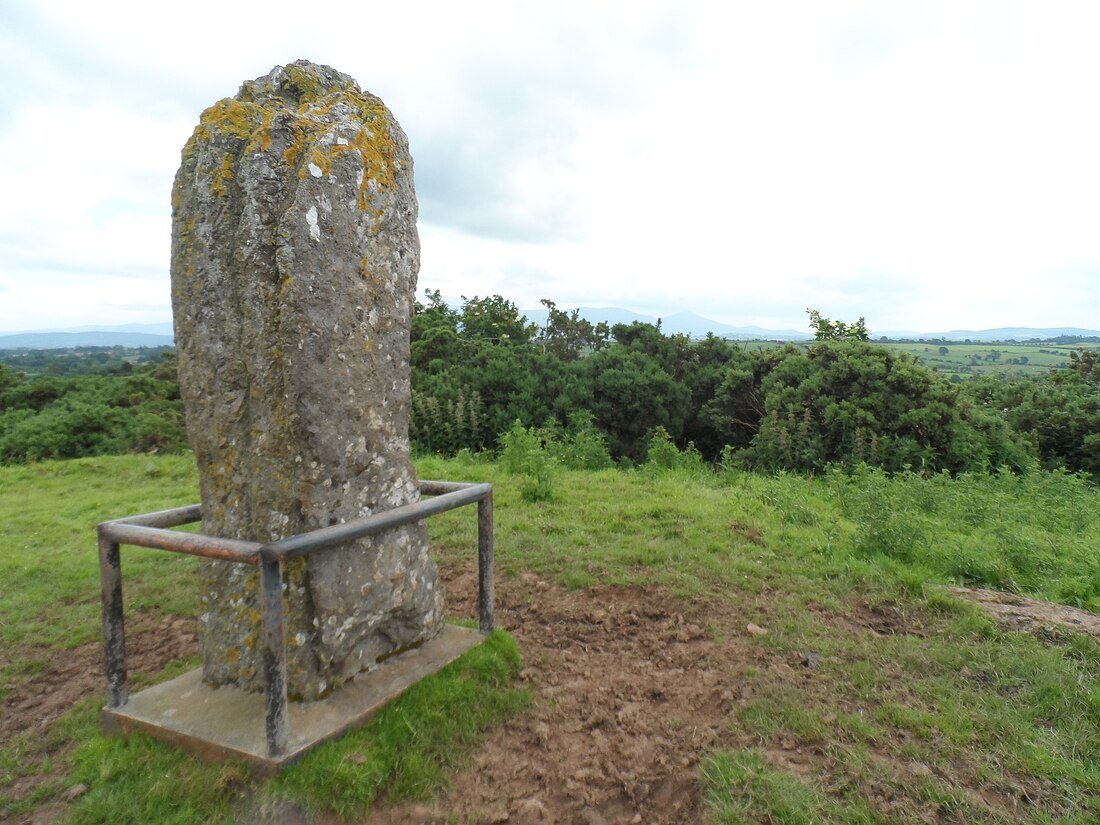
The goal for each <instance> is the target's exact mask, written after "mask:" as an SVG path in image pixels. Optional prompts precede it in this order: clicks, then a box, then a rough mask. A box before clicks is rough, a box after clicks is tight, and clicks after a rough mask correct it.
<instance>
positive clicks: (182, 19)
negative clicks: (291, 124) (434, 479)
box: [0, 0, 1100, 329]
mask: <svg viewBox="0 0 1100 825" xmlns="http://www.w3.org/2000/svg"><path fill="white" fill-rule="evenodd" d="M154 11H155V10H151V7H148V6H141V5H138V4H124V3H110V2H107V3H100V4H96V5H94V6H89V5H87V4H83V3H75V2H71V3H66V2H60V1H59V0H51V1H50V2H44V3H41V4H36V5H35V6H34V7H33V10H32V9H31V8H29V7H28V8H23V9H11V8H5V9H3V10H0V70H3V71H4V72H5V74H7V75H11V76H18V77H20V78H22V79H24V80H23V81H22V82H21V83H19V84H7V86H6V88H5V89H4V90H3V91H0V104H4V105H3V107H2V109H3V112H4V114H3V115H2V116H0V118H2V119H0V168H3V169H4V191H5V197H4V198H2V199H0V288H2V285H6V286H7V291H6V292H3V297H2V298H0V329H6V328H19V326H17V325H26V326H29V325H31V320H30V317H29V316H27V315H26V313H27V312H28V308H29V307H31V306H33V305H35V304H37V303H40V302H41V300H42V299H43V296H44V292H43V290H49V291H51V293H52V295H53V301H54V304H55V307H56V310H55V314H58V315H64V316H65V317H72V318H73V319H74V323H88V322H94V321H97V320H102V321H103V322H104V323H107V322H111V323H115V322H117V323H121V322H123V321H124V320H157V319H152V318H141V319H137V318H134V317H133V316H134V315H135V314H138V310H137V309H136V307H137V305H138V304H139V303H141V304H154V305H158V306H161V307H164V308H165V316H162V318H163V317H166V315H167V293H168V287H167V277H168V276H167V272H168V250H169V231H170V230H169V222H168V214H169V204H168V200H169V191H170V186H171V179H172V176H173V175H174V173H175V170H176V167H177V166H178V163H179V150H180V148H181V147H182V145H183V143H184V141H185V140H186V138H187V136H188V135H189V134H190V131H191V129H192V128H193V125H194V123H195V122H196V121H197V119H198V115H199V113H200V111H201V110H202V109H203V108H204V107H205V106H207V105H209V104H211V103H213V102H214V101H215V100H217V99H219V98H220V97H224V96H228V95H231V94H233V93H234V92H235V91H236V88H237V86H238V84H239V83H240V82H241V81H242V80H244V79H246V78H251V77H256V76H259V75H261V74H264V73H266V72H267V71H268V70H269V69H270V67H271V66H272V65H275V64H277V63H285V62H288V61H290V60H293V59H296V58H299V57H306V58H309V59H313V60H316V61H318V62H323V63H328V64H330V65H333V66H335V67H336V68H338V69H340V70H342V71H345V72H347V73H349V74H351V75H353V76H355V77H356V78H357V79H358V80H359V81H360V82H361V84H362V85H363V86H364V88H367V89H370V90H371V91H374V92H376V93H378V94H379V95H380V96H382V97H383V99H384V100H385V101H386V102H387V104H388V105H389V106H390V108H391V109H392V110H393V111H394V112H395V113H396V115H397V117H398V119H399V120H400V122H401V123H402V125H403V126H404V128H405V130H406V131H407V132H408V134H409V137H410V142H411V145H412V149H413V152H414V157H415V159H416V173H417V189H418V193H419V195H420V200H421V235H422V238H423V247H424V250H423V261H424V265H423V269H422V273H421V277H420V284H421V287H422V288H425V287H430V288H439V289H441V290H442V291H443V293H444V294H445V295H448V296H457V295H461V294H466V295H471V296H472V295H474V294H480V295H485V294H490V293H494V292H496V293H500V294H503V295H504V296H505V297H508V298H510V299H512V300H514V301H516V303H518V304H520V305H521V306H529V307H534V306H536V305H537V301H538V299H539V298H542V297H547V298H551V299H553V300H555V301H557V302H558V304H559V305H561V306H568V305H576V304H584V305H590V306H591V305H600V304H605V305H606V304H623V305H626V306H628V307H630V308H633V309H637V310H639V311H643V312H649V313H652V314H669V313H671V312H674V311H677V310H683V309H690V310H694V311H697V312H700V313H701V314H704V315H710V316H711V317H715V318H717V319H719V320H724V321H728V322H732V323H740V324H750V323H759V324H762V325H771V326H788V327H789V326H794V327H798V328H801V327H804V326H805V319H804V314H803V311H804V308H805V307H806V306H818V307H819V308H820V309H821V310H822V311H823V312H825V313H826V314H827V315H830V316H832V317H841V318H849V317H855V316H857V315H866V316H867V318H868V321H869V322H870V323H871V325H872V328H878V329H889V328H894V329H896V328H911V329H944V328H948V327H971V328H975V327H981V326H1000V325H1008V324H1013V325H1016V324H1026V325H1033V326H1040V325H1056V324H1058V325H1061V324H1066V325H1078V326H1092V327H1095V326H1097V321H1096V320H1095V319H1096V318H1097V317H1100V299H1097V298H1096V297H1094V293H1096V290H1095V288H1094V284H1095V283H1096V281H1095V276H1096V275H1097V274H1098V273H1100V248H1098V241H1097V236H1096V231H1095V228H1096V226H1098V225H1100V199H1098V198H1096V197H1095V193H1096V192H1097V191H1100V154H1098V153H1097V152H1096V151H1095V147H1096V146H1097V145H1100V109H1098V108H1097V107H1096V106H1094V105H1092V98H1093V97H1094V96H1095V94H1094V90H1093V88H1092V86H1093V85H1094V80H1095V78H1096V77H1098V76H1100V52H1097V50H1096V49H1095V47H1094V43H1095V42H1096V40H1097V36H1098V35H1100V7H1096V6H1094V5H1092V4H1089V3H1080V2H1079V3H1059V4H1058V5H1057V6H1051V5H1049V4H1044V5H1040V4H1033V3H1001V2H982V3H973V4H958V3H953V2H938V1H936V2H890V3H883V2H872V1H871V0H844V2H837V3H828V4H822V3H809V2H807V3H801V4H800V3H796V4H793V5H792V4H783V5H781V6H780V5H776V4H763V3H747V2H746V3H727V4H716V3H705V2H697V3H687V4H680V3H678V4H673V3H671V2H645V3H639V4H633V5H632V6H631V10H630V14H629V15H624V14H623V13H622V7H621V6H619V5H617V4H610V3H600V2H587V3H581V2H568V3H548V2H539V3H532V4H511V3H503V2H493V3H476V2H475V3H471V4H464V5H456V4H447V3H438V4H435V3H433V4H427V5H425V6H420V7H417V13H416V14H415V15H412V18H411V19H410V14H409V12H408V10H407V9H406V8H404V7H402V8H400V9H398V8H397V7H396V6H382V7H377V6H371V7H367V6H358V7H349V8H348V9H345V10H343V11H342V12H341V14H340V15H325V16H322V15H317V16H314V17H311V16H310V14H309V12H308V10H307V11H303V10H302V7H301V6H300V4H294V5H291V4H289V3H283V2H276V3H271V4H267V5H266V6H265V7H264V11H263V14H262V15H259V14H257V12H256V11H255V10H254V9H252V8H250V7H243V6H233V5H226V4H215V3H212V2H209V0H201V2H198V3H194V4H190V5H189V6H188V9H187V13H186V14H179V15H176V16H175V17H174V18H173V20H172V24H171V29H170V30H168V27H167V26H165V24H164V23H162V22H161V20H162V18H161V17H160V16H158V14H156V13H154ZM212 21H214V22H215V23H216V25H215V24H214V23H212ZM288 21H293V23H294V24H293V25H288ZM58 279H60V280H58ZM96 284H100V286H99V287H96ZM122 284H129V287H127V288H125V289H123V288H122V287H121V285H122ZM144 289H148V290H150V293H149V294H148V295H145V294H143V295H142V296H139V297H141V300H140V301H139V300H138V297H135V298H134V300H133V302H130V300H129V297H128V296H129V295H130V294H131V292H133V291H137V292H141V290H144ZM82 290H83V291H82ZM97 290H98V291H97ZM96 294H100V295H112V294H113V295H120V296H122V300H121V301H118V300H106V299H100V298H95V297H94V296H95V295H96ZM155 296H159V297H155ZM91 311H94V312H96V313H100V314H101V315H103V317H102V318H100V317H94V316H91V315H89V314H88V313H89V312H91ZM141 311H143V312H144V311H148V310H141ZM33 323H34V325H37V326H41V325H42V324H40V323H39V322H38V321H34V322H33ZM52 325H56V324H52Z"/></svg>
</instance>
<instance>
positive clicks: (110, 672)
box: [98, 527, 130, 708]
mask: <svg viewBox="0 0 1100 825" xmlns="http://www.w3.org/2000/svg"><path fill="white" fill-rule="evenodd" d="M98 532H99V590H100V599H101V601H102V602H103V669H104V672H105V673H106V675H107V707H109V708H120V707H122V706H123V705H125V704H126V700H127V699H128V698H129V696H130V692H129V687H128V685H127V683H126V629H125V626H124V624H123V617H122V558H121V554H120V553H119V545H118V544H116V543H115V542H113V541H111V540H110V539H109V538H107V537H106V536H105V535H104V534H103V529H102V527H101V528H100V530H99V531H98Z"/></svg>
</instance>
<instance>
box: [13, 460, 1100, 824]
mask: <svg viewBox="0 0 1100 825" xmlns="http://www.w3.org/2000/svg"><path fill="white" fill-rule="evenodd" d="M418 470H419V473H420V475H421V477H422V478H448V479H455V480H467V481H491V482H493V483H494V484H495V515H496V551H497V563H498V573H499V575H500V576H501V578H502V580H503V582H507V581H508V580H509V579H512V578H517V577H519V576H521V575H522V574H524V573H527V572H534V573H536V574H538V575H539V576H540V577H546V578H552V579H554V580H556V581H558V582H559V583H561V584H562V585H564V586H566V587H571V588H584V587H588V586H591V585H594V584H596V583H599V584H600V585H601V586H605V585H609V584H611V585H616V584H617V585H622V586H659V587H662V588H665V589H666V590H668V591H670V592H671V593H673V594H675V595H677V596H679V597H681V598H683V599H685V600H687V599H691V600H693V601H694V603H696V604H710V605H714V606H715V607H716V609H715V611H714V618H713V619H712V620H711V621H710V622H709V623H708V627H709V628H710V630H711V631H712V634H713V635H714V637H715V638H717V639H733V638H734V637H743V636H744V621H746V620H748V621H755V622H756V623H757V624H760V625H762V626H764V627H766V628H767V630H768V632H767V634H766V635H764V636H760V637H755V638H753V639H752V641H751V644H752V645H755V646H757V647H758V648H759V662H760V664H754V665H752V666H745V667H744V668H743V669H742V670H740V671H738V672H736V673H731V674H730V680H731V684H733V685H737V686H745V687H746V688H748V689H750V690H749V694H748V698H747V699H745V700H744V701H741V702H738V703H737V705H736V706H735V707H733V708H731V709H730V711H729V714H728V716H727V718H726V719H725V720H724V731H725V734H726V740H725V744H723V745H722V746H721V747H720V748H718V749H717V750H715V751H714V752H713V753H711V754H710V756H709V758H708V759H707V760H706V762H705V764H704V766H703V768H702V769H701V772H700V779H701V782H702V785H703V787H704V789H705V790H704V795H705V799H706V803H707V805H708V809H709V811H710V813H711V818H712V820H713V821H714V822H719V823H737V822H746V823H747V822H783V823H803V822H804V823H810V822H814V823H819V822H826V823H878V822H913V823H918V822H923V821H958V822H983V823H1002V822H1005V823H1007V822H1028V823H1036V825H1039V823H1054V822H1058V823H1063V825H1075V824H1076V823H1081V825H1084V823H1089V822H1096V821H1100V767H1098V766H1100V649H1098V647H1097V645H1096V644H1095V643H1094V642H1093V641H1092V640H1091V639H1086V638H1083V637H1076V636H1072V635H1069V634H1063V635H1058V634H1055V635H1052V636H1050V637H1049V638H1046V639H1042V640H1040V639H1037V638H1034V637H1032V636H1029V635H1025V634H1018V633H1006V632H1002V631H1001V630H999V629H998V628H997V627H996V626H995V625H994V624H993V622H992V621H991V620H990V619H988V618H987V617H986V616H985V614H983V613H981V612H980V611H979V610H978V609H977V608H976V607H973V606H971V605H969V604H967V603H964V602H961V601H959V600H958V599H956V598H955V597H953V596H952V595H950V593H949V592H948V591H946V590H945V589H944V587H943V585H947V584H952V583H965V584H971V585H981V586H990V587H1000V588H1006V589H1011V590H1015V591H1018V592H1021V593H1025V594H1029V595H1033V596H1037V597H1041V598H1046V599H1050V600H1053V601H1061V602H1065V603H1067V604H1076V605H1081V606H1084V607H1086V608H1097V607H1100V557H1098V556H1097V554H1096V552H1095V537H1096V535H1098V534H1100V506H1098V505H1100V492H1098V491H1097V490H1095V489H1092V488H1089V487H1088V486H1087V485H1086V484H1085V483H1084V482H1083V481H1082V480H1080V479H1078V478H1076V477H1073V476H1069V475H1066V474H1058V473H1054V474H1039V473H1036V474H1033V475H1030V476H1026V477H1022V478H1017V477H1012V476H1004V477H998V476H968V477H963V478H959V479H950V478H947V477H945V476H941V477H933V478H923V477H920V476H917V475H901V476H898V477H895V478H888V477H886V476H885V475H883V474H881V473H878V472H876V471H873V470H866V471H862V472H858V473H856V474H854V475H852V476H845V475H840V474H827V475H825V476H818V477H816V478H813V479H806V478H801V477H797V476H791V475H780V476H777V477H764V476H760V475H754V474H749V473H736V472H731V473H724V474H719V475H715V474H712V473H710V472H709V471H707V470H705V469H702V468H694V469H690V468H689V469H688V470H680V471H675V470H668V471H659V470H656V469H654V468H643V469H640V470H637V471H633V472H621V471H616V470H609V471H602V472H589V473H585V472H571V471H561V470H559V471H557V472H556V473H555V474H554V475H553V476H552V478H551V485H550V487H551V489H550V492H551V495H550V498H549V499H548V500H545V501H540V502H532V501H528V500H525V498H524V497H523V495H522V489H521V484H520V483H519V480H518V479H517V478H515V477H512V476H509V475H507V474H506V473H504V472H503V471H502V470H501V469H500V468H498V467H497V466H496V465H494V464H492V463H490V462H486V461H484V460H482V459H480V458H478V457H476V456H466V457H464V458H462V459H455V460H442V459H438V458H422V459H420V460H419V461H418ZM196 498H197V493H196V479H195V474H194V471H193V469H191V467H190V463H189V460H188V459H186V458H181V457H156V458H149V457H120V458H104V459H94V460H87V461H75V462H69V463H51V464H43V465H35V466H31V467H21V468H0V513H2V514H3V518H2V519H0V563H3V564H4V565H5V569H6V570H9V571H15V572H14V573H12V574H11V577H10V578H9V581H11V582H14V586H10V587H5V588H4V589H3V590H2V595H0V641H2V642H3V644H2V647H0V650H2V651H3V652H2V653H0V655H2V656H3V657H4V658H3V660H2V661H3V671H2V672H0V694H2V693H3V692H4V691H5V690H11V689H12V688H13V687H15V686H17V685H18V684H21V683H22V682H23V681H24V680H26V679H28V678H32V677H33V675H34V674H35V673H36V672H40V671H41V669H42V667H43V666H44V663H45V662H46V661H47V660H48V659H49V657H51V656H55V655H57V651H58V650H63V649H65V648H67V647H71V646H72V645H74V644H80V643H83V642H87V641H94V640H96V639H97V638H98V634H99V624H98V622H99V617H98V611H99V603H98V598H99V596H98V576H97V561H96V553H95V540H94V525H95V523H96V522H98V521H101V520H104V519H107V518H113V517H118V516H121V515H126V514H130V513H135V512H143V511H147V510H153V509H158V508H163V507H168V506H174V505H179V504H185V503H189V502H192V501H194V500H196ZM429 531H430V534H431V538H432V543H433V552H434V553H435V554H436V555H437V557H439V558H440V559H441V560H442V561H443V563H445V564H449V565H457V564H463V565H466V566H468V567H469V568H471V569H472V565H473V564H474V554H475V553H476V550H475V548H476V519H475V517H474V515H473V511H472V509H469V508H465V509H462V510H458V511H454V512H452V513H448V514H445V515H442V516H439V517H436V518H433V519H432V520H431V521H430V522H429ZM123 565H124V575H125V588H126V590H125V592H126V600H127V608H128V610H132V611H134V612H135V613H136V614H137V615H150V616H153V617H157V616H164V615H190V614H192V613H193V612H194V610H195V607H196V601H195V597H194V593H195V590H196V588H195V587H194V586H193V564H192V563H191V562H190V560H188V559H186V558H183V559H181V558H177V557H172V556H169V555H168V554H165V553H158V552H153V551H148V552H146V551H139V550H136V549H134V548H126V549H125V550H124V551H123ZM722 605H725V606H726V607H725V608H723V609H717V608H718V607H719V606H722ZM734 608H735V609H736V615H737V616H740V617H748V619H744V618H742V619H739V621H741V624H740V625H736V624H730V623H729V621H732V620H727V619H723V618H722V617H723V616H729V615H731V613H730V611H731V610H733V609H734ZM807 651H811V652H813V653H814V654H816V655H817V656H819V657H820V662H819V664H817V665H816V666H815V667H814V668H813V670H812V671H809V670H805V671H803V670H800V669H799V668H797V667H795V668H794V669H793V671H792V670H791V668H790V667H788V668H787V671H777V670H776V669H775V667H774V664H775V663H776V662H790V661H794V660H795V659H796V658H797V657H798V656H800V655H803V654H805V652H807ZM518 662H519V659H518V653H517V651H516V650H515V646H514V643H512V642H511V640H510V639H509V638H508V637H506V636H503V635H497V636H494V637H492V638H491V639H490V640H489V642H488V643H487V644H486V645H484V646H482V647H481V648H478V649H477V651H475V652H474V653H473V654H472V655H468V656H467V657H464V658H463V659H462V660H460V661H459V662H457V663H455V664H454V665H452V666H451V667H450V668H448V670H447V671H445V672H444V673H442V674H440V675H439V676H437V677H435V678H434V679H433V680H429V681H428V682H425V683H423V684H421V685H419V686H417V687H416V688H415V689H413V690H410V691H409V692H408V693H406V694H405V696H404V697H402V699H401V700H400V701H399V702H398V703H396V704H394V705H391V706H390V707H389V708H388V709H387V710H386V711H385V712H384V713H382V714H380V716H379V717H378V718H377V719H376V720H375V721H374V722H373V723H372V724H371V725H368V726H366V727H364V728H363V729H361V730H359V731H356V732H354V733H353V734H351V735H349V736H347V737H345V738H344V739H341V740H340V741H338V742H335V743H330V744H329V745H326V746H325V747H323V748H321V749H319V750H318V751H316V752H314V753H313V754H311V755H310V756H309V757H307V759H305V760H304V761H303V762H302V763H300V764H299V765H298V766H296V767H295V768H293V769H292V770H290V771H288V772H287V773H285V774H284V775H283V776H282V777H280V778H279V779H278V780H276V781H273V782H270V783H263V782H260V781H258V780H256V779H254V778H252V777H250V776H249V775H248V774H247V772H245V771H244V770H242V769H241V768H240V767H239V766H233V765H229V766H207V765H203V764H202V763H199V762H196V761H195V760H192V759H191V758H190V757H187V756H185V755H183V754H181V753H179V752H177V751H175V750H173V749H171V748H167V747H164V746H161V745H159V744H157V743H154V742H152V741H150V740H147V739H144V738H142V737H132V738H129V739H126V740H122V741H113V740H105V739H103V738H102V737H101V736H100V735H99V733H98V729H97V718H96V716H97V713H96V709H97V702H95V701H92V702H88V703H84V704H82V705H81V706H80V707H78V708H76V709H74V710H73V711H71V712H70V713H69V714H67V715H66V716H65V717H63V718H62V719H61V720H60V721H59V722H58V723H57V724H55V725H54V726H53V728H52V729H51V730H50V731H49V732H48V739H49V742H48V747H43V743H42V742H41V741H38V738H37V737H36V738H24V739H22V740H19V741H15V742H9V743H7V744H6V745H5V746H4V747H3V748H0V815H3V814H23V813H26V812H28V811H30V810H33V808H34V807H35V806H36V805H39V804H42V803H45V802H49V801H50V800H52V799H56V798H57V797H58V795H59V794H60V793H62V792H63V791H64V789H65V788H67V787H69V786H71V785H72V784H74V783H76V782H83V783H85V784H86V785H88V788H89V791H88V793H87V794H86V795H85V796H84V797H83V798H82V799H81V800H80V801H79V802H78V803H77V804H76V805H75V806H74V807H73V809H72V821H74V822H82V823H83V822H88V823H90V822H107V821H111V822H147V821H157V822H179V823H186V822H207V821H208V822H215V823H216V822H232V821H236V820H237V819H239V818H240V817H241V816H242V812H243V811H254V810H262V809H265V808H264V806H268V807H270V806H272V805H276V804H278V803H279V802H280V801H282V800H290V801H293V802H294V803H296V804H302V805H305V806H306V807H307V808H308V809H309V810H311V811H314V812H316V813H322V812H325V811H330V812H335V813H338V814H339V815H342V816H348V817H362V816H365V814H366V812H367V810H368V809H369V807H370V806H371V804H374V803H376V802H377V800H379V799H380V798H385V799H403V798H423V797H425V796H428V797H430V796H431V795H432V794H434V793H436V792H437V791H438V790H439V789H440V788H441V787H443V786H444V785H445V783H446V781H447V776H448V775H449V773H450V772H451V771H452V770H453V769H454V768H455V767H458V766H460V765H462V764H463V761H464V759H466V758H467V757H466V756H465V755H466V754H468V753H469V750H470V749H471V748H473V747H476V745H477V742H478V741H479V737H480V735H481V733H482V732H483V731H484V730H485V729H486V728H487V727H489V726H491V725H493V724H496V723H497V722H498V721H499V720H500V719H502V718H506V717H507V716H509V715H511V714H514V713H517V712H521V711H522V708H523V707H524V705H525V703H526V702H527V701H529V698H530V697H529V696H528V695H527V694H526V693H524V692H522V691H517V690H516V689H515V688H514V687H513V686H512V679H513V677H514V675H515V672H516V671H517V669H518V666H519V665H518ZM768 663H771V664H768ZM179 667H180V666H178V665H177V666H176V669H177V670H178V668H179ZM784 753H786V754H788V755H797V757H798V758H797V760H794V761H793V762H792V763H791V764H794V762H797V763H798V764H800V765H801V767H800V768H799V769H797V770H796V769H795V768H794V767H792V766H791V764H788V763H787V762H785V761H784V759H783V758H781V755H782V754H784ZM32 773H37V774H40V775H42V776H48V777H52V779H51V781H50V782H48V783H47V784H45V785H44V786H43V787H42V788H41V789H40V790H39V791H38V792H37V795H36V796H34V797H32V798H30V799H27V800H23V801H21V802H18V803H15V802H10V801H5V796H4V794H5V790H6V789H7V788H9V787H11V786H12V785H13V784H14V783H15V782H16V781H17V780H19V779H20V777H26V776H28V775H30V774H32Z"/></svg>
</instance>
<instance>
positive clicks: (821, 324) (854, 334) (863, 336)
mask: <svg viewBox="0 0 1100 825" xmlns="http://www.w3.org/2000/svg"><path fill="white" fill-rule="evenodd" d="M806 313H807V314H808V315H809V316H810V329H812V330H813V331H814V339H815V340H817V341H867V340H869V339H870V337H871V331H870V330H868V329H867V322H866V321H865V320H864V319H863V318H862V317H860V319H859V320H858V321H856V322H855V323H854V324H846V323H844V322H843V321H831V320H829V319H828V318H826V317H825V316H824V315H822V314H821V313H820V312H818V311H817V310H816V309H807V310H806Z"/></svg>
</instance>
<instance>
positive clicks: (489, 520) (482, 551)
mask: <svg viewBox="0 0 1100 825" xmlns="http://www.w3.org/2000/svg"><path fill="white" fill-rule="evenodd" d="M493 567H494V564H493V490H492V488H490V489H489V491H488V492H487V493H486V494H485V495H484V496H483V497H482V498H481V499H479V500H478V502H477V612H478V620H479V623H480V626H481V632H482V633H492V632H493V626H494V625H495V623H496V591H495V587H494V584H493V582H494V570H493Z"/></svg>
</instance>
